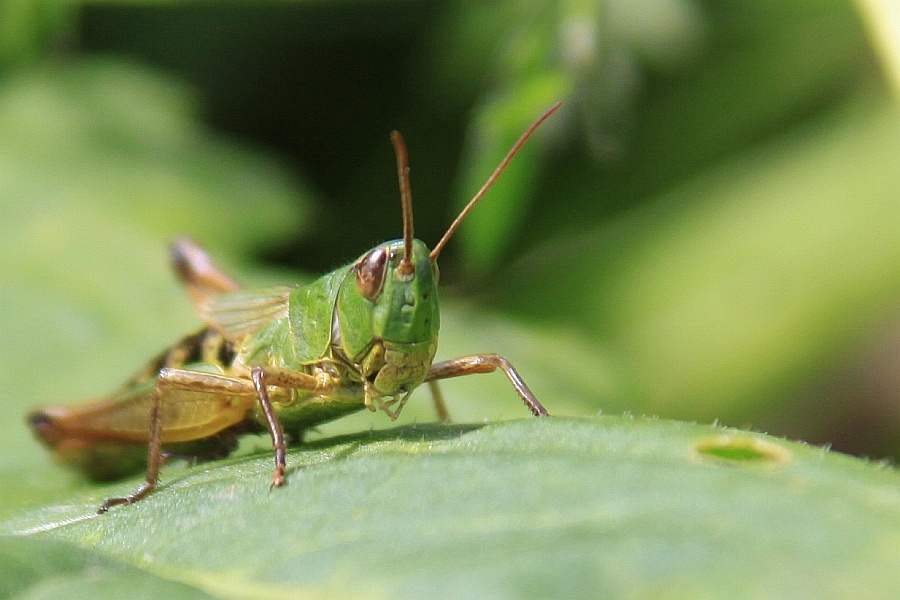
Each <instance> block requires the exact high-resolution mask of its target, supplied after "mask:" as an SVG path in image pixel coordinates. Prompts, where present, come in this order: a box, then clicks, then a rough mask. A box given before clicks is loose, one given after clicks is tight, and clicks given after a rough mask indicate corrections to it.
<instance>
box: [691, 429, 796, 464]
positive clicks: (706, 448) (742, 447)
mask: <svg viewBox="0 0 900 600" xmlns="http://www.w3.org/2000/svg"><path fill="white" fill-rule="evenodd" d="M695 448H696V450H697V452H699V453H700V455H701V456H702V457H704V458H711V459H713V460H717V461H722V462H726V463H731V464H764V463H769V464H782V463H784V462H787V460H788V459H789V458H790V452H788V451H787V450H785V449H784V448H782V447H781V446H779V445H777V444H774V443H772V442H770V441H768V440H763V439H760V438H757V437H752V436H747V435H732V434H724V435H719V436H716V437H712V438H704V439H702V440H698V441H697V443H696V445H695Z"/></svg>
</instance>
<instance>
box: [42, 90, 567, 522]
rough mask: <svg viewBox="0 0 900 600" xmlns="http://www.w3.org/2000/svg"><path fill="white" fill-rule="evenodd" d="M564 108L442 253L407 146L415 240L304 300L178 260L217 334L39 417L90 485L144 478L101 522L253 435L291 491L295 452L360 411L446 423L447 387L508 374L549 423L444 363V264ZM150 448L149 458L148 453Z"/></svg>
mask: <svg viewBox="0 0 900 600" xmlns="http://www.w3.org/2000/svg"><path fill="white" fill-rule="evenodd" d="M559 106H560V104H559V103H557V104H555V105H554V106H552V107H551V108H550V109H549V110H547V111H546V112H545V113H544V114H543V115H541V116H540V117H539V118H538V119H537V120H536V121H535V122H534V123H533V124H532V125H531V126H530V127H529V128H528V129H527V130H526V131H525V133H523V134H522V136H521V137H520V138H519V140H518V141H517V142H516V143H515V145H513V147H512V148H511V149H510V151H509V153H508V154H507V155H506V157H505V158H504V159H503V161H502V162H501V163H500V165H499V166H498V167H497V169H496V170H495V171H494V172H493V173H492V174H491V176H490V177H489V178H488V180H487V181H486V182H485V184H484V185H483V186H482V187H481V189H480V190H479V191H478V192H477V193H476V194H475V196H474V197H473V198H472V200H471V201H469V203H468V204H467V205H466V207H465V208H464V209H463V210H462V212H461V213H460V214H459V216H457V217H456V219H455V220H454V221H453V223H451V225H450V227H449V228H448V229H447V232H446V233H445V234H444V236H443V237H442V238H441V239H440V241H439V242H438V243H437V245H436V246H435V247H434V249H433V250H430V251H429V249H428V247H427V246H426V245H425V244H424V243H423V242H421V241H419V240H417V239H414V238H413V217H412V197H411V193H410V185H409V164H408V158H407V151H406V144H405V142H404V141H403V137H402V136H401V135H400V134H399V133H398V132H396V131H395V132H393V133H392V134H391V141H392V143H393V145H394V150H395V152H396V154H397V171H398V178H399V182H400V197H401V201H402V206H403V239H401V240H394V241H391V242H386V243H383V244H381V245H379V246H376V247H375V248H373V249H372V250H370V251H368V252H366V253H365V254H363V255H362V256H361V257H360V258H359V259H357V260H356V261H354V262H353V263H351V264H349V265H346V266H344V267H342V268H340V269H337V270H336V271H333V272H331V273H328V274H327V275H324V276H322V277H321V278H319V279H318V280H316V281H315V282H313V283H310V284H309V285H306V286H301V287H274V288H270V289H263V290H242V289H239V287H238V285H237V284H236V283H235V282H234V281H233V280H232V279H231V278H229V277H228V276H227V275H225V274H224V273H222V272H221V271H219V270H218V269H217V268H216V267H215V266H214V265H213V263H212V262H211V261H210V259H209V257H208V256H207V254H206V253H205V252H204V251H203V250H202V249H200V248H199V247H198V246H196V245H194V244H193V243H192V242H190V241H188V240H180V241H177V242H176V243H175V244H173V245H172V247H171V252H170V253H171V256H170V258H171V261H172V265H173V267H174V269H175V272H176V274H177V276H178V278H179V279H180V280H181V282H182V284H184V286H185V287H186V289H187V291H188V293H189V295H190V296H191V299H192V301H193V303H194V306H195V308H196V310H197V312H198V313H199V315H200V317H201V318H202V319H203V321H204V322H205V324H206V327H205V328H204V329H201V330H200V331H198V332H196V333H194V334H192V335H189V336H187V337H185V338H183V339H181V340H179V341H178V342H176V343H175V344H174V345H173V346H172V347H171V348H169V349H167V350H165V351H164V352H163V353H161V354H160V355H159V356H157V357H156V359H154V360H153V361H151V362H150V363H149V364H148V365H147V366H146V367H145V368H144V369H142V370H141V371H139V372H138V373H136V374H135V375H134V376H133V377H132V378H131V379H129V380H128V381H126V382H125V384H124V385H122V387H120V388H119V389H118V390H117V391H115V392H113V393H112V394H111V395H110V396H109V397H107V398H106V399H104V400H101V401H98V402H94V403H90V404H85V405H81V406H74V407H43V408H40V409H37V410H35V411H33V412H32V413H31V414H30V415H29V419H28V420H29V423H30V425H31V427H32V428H33V430H34V431H35V433H36V435H37V437H38V438H39V439H40V440H41V441H42V442H43V443H44V444H45V445H47V446H48V447H49V448H50V449H51V450H52V451H53V454H54V456H55V458H56V459H57V460H58V461H59V462H62V463H64V464H66V465H67V466H69V467H72V468H74V469H76V470H79V471H81V472H83V473H84V474H85V475H86V476H88V477H89V478H91V479H94V480H98V481H102V480H112V479H119V478H122V477H125V476H127V475H131V474H133V473H136V472H139V471H140V470H141V469H142V468H144V467H145V466H146V472H147V477H146V481H145V482H144V483H143V484H141V485H140V487H138V488H137V490H136V491H135V492H134V493H133V494H131V495H130V496H125V497H122V498H110V499H108V500H106V501H105V502H104V503H103V504H102V505H101V506H100V508H99V509H98V512H99V513H104V512H106V511H107V510H108V509H109V508H111V507H113V506H116V505H119V504H132V503H134V502H137V501H139V500H141V499H143V498H145V497H146V496H147V495H148V494H150V493H151V492H152V491H153V490H154V489H155V488H156V487H157V484H158V482H159V471H160V468H161V467H162V464H163V462H164V461H165V459H166V458H167V457H170V456H184V457H190V458H193V459H198V458H199V459H213V458H217V457H223V456H227V455H228V454H229V453H231V452H232V451H233V450H234V449H235V447H236V445H237V440H238V437H239V436H241V435H242V434H245V433H261V432H263V431H268V433H269V435H270V436H271V439H272V446H273V448H274V451H275V471H274V473H273V475H272V483H271V487H280V486H282V485H284V483H285V456H286V452H287V445H288V441H290V442H292V443H293V442H299V441H301V440H302V436H303V432H304V431H305V430H307V429H310V428H312V427H315V426H317V425H319V424H322V423H326V422H328V421H332V420H334V419H337V418H339V417H342V416H344V415H347V414H349V413H352V412H356V411H359V410H362V409H363V408H368V409H369V410H371V411H376V410H381V411H383V412H385V413H386V414H387V415H388V416H389V417H390V418H391V420H395V419H396V418H397V416H398V415H399V414H400V411H401V410H402V409H403V406H404V405H405V404H406V401H407V399H408V398H409V396H410V394H411V393H412V391H413V390H414V389H415V388H417V387H418V386H419V385H421V384H422V383H428V384H429V386H430V387H431V390H432V395H433V397H434V402H435V407H436V409H437V412H438V416H439V417H440V418H442V419H444V420H446V419H447V418H448V417H447V411H446V408H444V404H443V400H442V399H441V397H440V394H439V392H438V390H437V384H436V382H437V381H438V380H440V379H447V378H450V377H459V376H462V375H472V374H476V373H490V372H493V371H496V370H497V369H500V370H502V371H503V372H504V373H505V374H506V376H507V378H508V379H509V381H510V382H511V383H512V385H513V387H514V388H515V390H516V392H518V394H519V396H520V397H521V398H522V400H523V401H524V402H525V404H526V406H527V407H528V408H529V409H530V410H531V412H532V414H534V415H535V416H546V415H547V411H546V410H545V409H544V407H543V406H542V405H541V403H540V402H538V400H537V398H535V396H534V394H533V393H532V392H531V390H529V389H528V386H527V385H526V384H525V382H524V381H523V380H522V378H521V377H520V376H519V374H518V372H517V371H516V369H515V368H514V367H513V366H512V365H511V364H510V362H509V361H508V360H506V359H505V358H503V357H502V356H499V355H497V354H474V355H471V356H466V357H463V358H457V359H454V360H447V361H443V362H438V363H433V362H432V361H433V360H434V355H435V352H436V350H437V342H438V329H439V327H440V310H439V305H438V293H437V284H438V268H437V258H438V256H439V255H440V253H441V250H442V249H443V248H444V246H445V245H446V244H447V242H448V241H449V239H450V237H451V236H452V235H453V233H454V232H455V231H456V229H457V228H458V227H459V225H460V223H462V221H463V219H464V218H465V217H466V215H468V214H469V212H471V210H472V209H473V208H474V206H475V205H476V204H477V203H478V201H479V200H480V199H481V198H482V197H483V196H484V194H485V192H486V191H487V190H488V188H489V187H490V186H491V185H492V184H493V183H494V181H495V180H496V179H497V177H498V176H499V175H500V173H501V172H502V171H503V169H504V168H505V167H506V165H507V164H508V163H509V161H510V160H511V159H512V157H513V156H514V155H515V154H516V152H518V150H519V148H520V147H521V146H522V144H524V143H525V141H526V140H527V139H528V138H529V136H531V134H532V133H533V132H534V131H535V129H537V127H538V126H539V125H540V124H541V123H542V122H543V121H544V120H545V119H547V118H548V117H549V116H550V115H551V114H552V113H553V112H554V111H556V109H557V108H559ZM148 444H149V456H148V453H147V445H148Z"/></svg>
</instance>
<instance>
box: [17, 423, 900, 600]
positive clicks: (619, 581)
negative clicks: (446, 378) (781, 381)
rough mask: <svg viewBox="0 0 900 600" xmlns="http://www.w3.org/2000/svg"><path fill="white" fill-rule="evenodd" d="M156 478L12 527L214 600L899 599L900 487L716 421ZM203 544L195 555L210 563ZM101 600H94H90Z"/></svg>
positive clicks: (526, 432) (556, 431)
mask: <svg viewBox="0 0 900 600" xmlns="http://www.w3.org/2000/svg"><path fill="white" fill-rule="evenodd" d="M288 465H289V482H288V485H287V486H285V487H284V488H281V489H278V490H272V491H269V489H268V480H269V475H270V470H271V467H272V465H271V456H270V453H269V452H260V453H257V454H253V455H251V456H245V457H237V458H232V459H229V460H225V461H220V462H216V463H210V464H207V465H202V466H198V467H196V468H193V469H180V468H178V467H175V466H172V467H169V468H167V469H166V470H165V471H164V480H165V484H164V485H163V487H162V488H161V489H160V490H158V491H157V492H156V493H155V494H153V495H152V496H150V497H149V498H148V499H146V500H145V501H143V502H141V503H139V504H137V505H134V506H126V507H120V508H117V509H114V510H112V511H111V512H110V513H107V514H106V515H102V516H97V515H95V514H94V510H95V508H96V506H97V504H98V503H99V502H100V501H101V500H102V499H103V498H104V497H106V496H109V495H118V494H122V493H127V492H129V491H130V490H131V489H132V488H133V486H134V485H135V484H136V481H130V482H126V483H122V484H116V485H113V486H105V487H96V488H92V489H90V490H85V491H82V492H79V493H73V494H71V496H70V497H68V498H66V499H65V500H64V501H60V502H55V503H51V504H48V505H46V506H42V507H38V508H35V509H32V510H30V511H26V512H23V513H20V514H18V515H16V516H14V517H12V518H9V519H7V520H6V521H5V522H4V523H2V525H0V528H2V531H3V532H4V533H6V534H8V535H15V536H24V537H26V538H30V539H35V540H41V541H53V542H59V543H66V544H71V545H73V546H75V547H79V548H84V549H88V550H90V552H91V553H92V555H93V553H96V555H98V556H101V557H104V559H103V563H102V564H104V565H106V566H107V567H108V568H110V569H112V568H114V567H115V566H116V565H119V564H125V565H128V566H131V567H136V568H139V569H141V570H142V571H145V572H146V573H147V575H148V576H152V577H156V578H159V579H161V580H166V581H169V582H172V583H173V584H175V583H181V584H185V585H188V586H190V587H193V588H195V589H197V590H201V591H204V592H206V593H209V594H211V595H213V596H215V597H220V598H268V597H285V596H292V597H293V596H297V595H299V596H303V597H305V596H311V597H322V596H325V597H328V596H335V597H347V596H355V597H382V596H383V597H391V598H401V597H421V596H422V595H428V596H433V597H441V598H456V597H458V598H473V597H491V598H542V597H548V596H553V597H585V598H588V597H590V598H596V597H658V596H660V595H664V596H665V597H670V598H698V597H707V598H714V597H729V598H751V597H791V598H817V599H818V598H844V597H848V596H850V595H852V596H853V597H860V598H894V597H896V596H897V595H898V594H900V580H898V578H897V573H898V570H900V476H898V474H897V473H896V472H895V471H893V470H891V469H890V468H886V467H884V466H882V465H878V464H869V463H866V462H864V461H861V460H858V459H851V458H848V457H846V456H843V455H840V454H836V453H831V452H827V451H825V450H822V449H820V448H813V447H808V446H804V445H802V444H797V443H793V442H786V441H784V440H780V439H775V438H772V437H768V436H765V435H762V434H757V433H750V432H745V431H737V430H733V429H726V428H721V427H716V426H703V425H691V424H686V423H680V422H671V421H662V420H654V419H632V418H629V417H600V418H593V419H562V418H549V419H526V420H519V421H510V422H505V423H495V424H492V425H487V426H484V427H472V426H461V425H447V426H441V425H432V426H421V425H420V426H408V427H402V428H398V429H393V430H389V431H385V432H370V433H362V434H357V435H354V436H348V437H342V438H334V439H329V440H323V441H320V442H317V443H315V444H310V445H307V446H305V447H302V448H296V449H294V450H292V451H291V453H290V455H289V461H288ZM211 549H212V551H210V550H211ZM98 597H104V596H98Z"/></svg>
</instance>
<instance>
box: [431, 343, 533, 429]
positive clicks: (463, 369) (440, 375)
mask: <svg viewBox="0 0 900 600" xmlns="http://www.w3.org/2000/svg"><path fill="white" fill-rule="evenodd" d="M497 369H501V370H502V371H503V372H504V373H505V374H506V378H507V379H509V381H510V383H512V385H513V387H514V388H516V392H518V394H519V396H520V397H521V398H522V401H523V402H525V406H527V407H528V409H529V410H530V411H531V413H532V414H533V415H534V416H536V417H546V416H547V415H548V413H547V409H546V408H544V407H543V406H542V405H541V403H540V402H538V399H537V398H535V396H534V394H533V393H532V392H531V390H530V389H528V386H527V385H526V384H525V382H524V381H523V380H522V377H521V376H520V375H519V373H518V371H516V369H515V367H513V366H512V364H511V363H510V362H509V361H508V360H506V359H505V358H503V357H502V356H500V355H498V354H473V355H472V356H464V357H462V358H454V359H453V360H445V361H443V362H439V363H434V364H433V365H431V368H430V369H429V370H428V375H427V376H426V377H425V381H427V382H429V383H430V382H433V381H437V380H439V379H449V378H451V377H461V376H463V375H475V374H477V373H493V372H494V371H496V370H497Z"/></svg>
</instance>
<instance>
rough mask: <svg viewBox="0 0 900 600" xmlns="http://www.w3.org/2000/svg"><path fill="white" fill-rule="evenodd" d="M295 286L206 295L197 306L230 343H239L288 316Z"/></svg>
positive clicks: (205, 318)
mask: <svg viewBox="0 0 900 600" xmlns="http://www.w3.org/2000/svg"><path fill="white" fill-rule="evenodd" d="M294 289H295V288H292V287H288V286H279V287H273V288H267V289H262V290H237V291H234V292H226V293H224V294H220V295H218V296H214V297H211V298H207V299H206V300H205V301H204V302H201V303H200V305H199V306H198V311H199V313H200V317H201V318H202V319H203V320H204V321H205V322H206V324H207V325H209V326H210V327H212V328H213V329H215V330H216V331H219V332H220V333H221V334H222V335H223V336H224V337H225V339H227V340H228V341H229V342H233V343H235V342H239V341H240V340H242V339H244V338H246V337H247V336H249V335H253V334H255V333H257V332H259V331H260V330H262V329H264V328H265V327H266V326H267V325H269V324H270V323H272V322H273V321H280V320H281V319H284V318H285V317H287V316H288V313H289V309H290V295H291V292H292V291H293V290H294Z"/></svg>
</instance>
